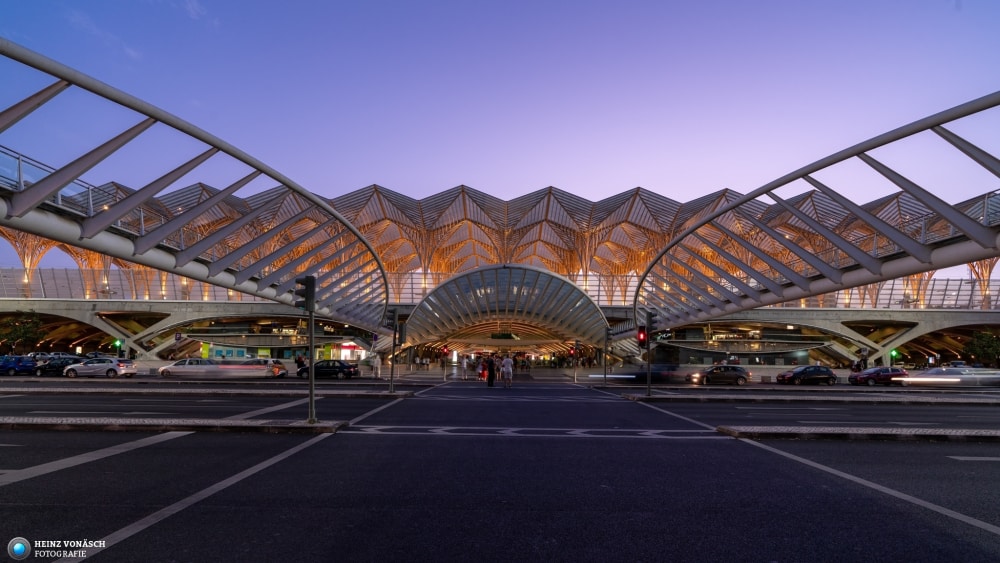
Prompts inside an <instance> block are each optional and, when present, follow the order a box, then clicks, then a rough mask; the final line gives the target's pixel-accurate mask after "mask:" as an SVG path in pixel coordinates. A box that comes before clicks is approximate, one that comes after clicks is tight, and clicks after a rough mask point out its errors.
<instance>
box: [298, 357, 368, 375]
mask: <svg viewBox="0 0 1000 563" xmlns="http://www.w3.org/2000/svg"><path fill="white" fill-rule="evenodd" d="M313 369H314V370H315V372H316V377H336V378H337V379H350V378H352V377H357V376H358V366H357V365H356V364H349V363H347V362H345V361H343V360H320V361H318V362H316V364H315V365H314V366H313ZM296 374H297V375H298V376H299V377H309V366H305V367H301V368H299V371H297V372H296Z"/></svg>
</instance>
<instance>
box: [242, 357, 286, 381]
mask: <svg viewBox="0 0 1000 563" xmlns="http://www.w3.org/2000/svg"><path fill="white" fill-rule="evenodd" d="M240 365H242V366H260V367H261V368H263V369H265V370H266V371H267V374H266V375H267V376H270V377H285V376H286V375H288V368H286V367H285V364H283V363H281V360H278V359H275V358H254V359H252V360H246V361H245V362H243V363H241V364H240Z"/></svg>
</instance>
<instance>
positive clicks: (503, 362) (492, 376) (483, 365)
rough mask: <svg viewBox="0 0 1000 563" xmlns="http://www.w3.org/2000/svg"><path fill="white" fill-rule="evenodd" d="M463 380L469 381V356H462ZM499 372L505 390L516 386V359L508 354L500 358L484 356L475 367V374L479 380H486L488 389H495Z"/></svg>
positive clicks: (495, 355)
mask: <svg viewBox="0 0 1000 563" xmlns="http://www.w3.org/2000/svg"><path fill="white" fill-rule="evenodd" d="M461 366H462V379H469V367H470V363H469V356H462V361H461ZM498 372H499V375H500V379H501V380H502V382H503V386H504V388H507V389H509V388H510V387H511V386H512V385H513V384H514V359H513V358H511V357H510V354H507V355H505V356H504V357H503V359H501V358H500V356H499V355H498V354H490V355H488V356H482V357H481V358H480V359H479V362H478V363H477V364H476V365H475V374H476V377H478V378H479V379H485V380H486V386H487V387H493V386H494V383H495V382H496V379H497V373H498Z"/></svg>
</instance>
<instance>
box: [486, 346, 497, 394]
mask: <svg viewBox="0 0 1000 563" xmlns="http://www.w3.org/2000/svg"><path fill="white" fill-rule="evenodd" d="M496 379H497V362H496V360H495V359H494V358H493V354H490V357H488V358H486V386H487V387H493V382H494V381H496Z"/></svg>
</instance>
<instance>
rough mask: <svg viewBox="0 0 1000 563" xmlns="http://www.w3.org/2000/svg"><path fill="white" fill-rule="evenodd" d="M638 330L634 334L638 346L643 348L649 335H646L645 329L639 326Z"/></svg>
mask: <svg viewBox="0 0 1000 563" xmlns="http://www.w3.org/2000/svg"><path fill="white" fill-rule="evenodd" d="M638 329H639V330H638V332H637V333H636V338H637V339H638V340H639V345H640V346H645V345H646V341H647V339H648V338H649V335H647V334H646V327H644V326H639V327H638Z"/></svg>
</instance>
